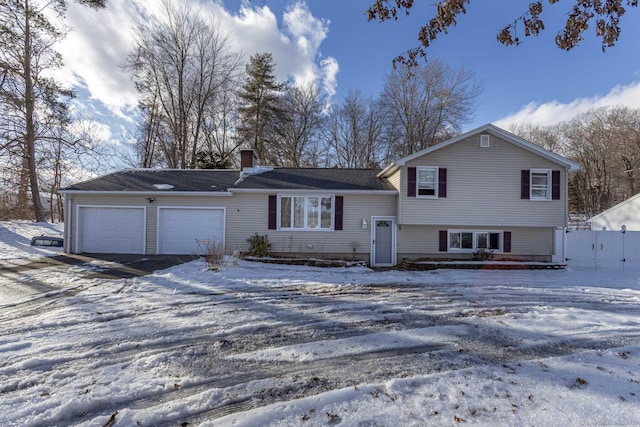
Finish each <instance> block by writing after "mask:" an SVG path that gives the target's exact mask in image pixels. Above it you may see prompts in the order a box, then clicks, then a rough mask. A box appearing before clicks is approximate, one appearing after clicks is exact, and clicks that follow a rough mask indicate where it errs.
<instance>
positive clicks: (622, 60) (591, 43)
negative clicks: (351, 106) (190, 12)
mask: <svg viewBox="0 0 640 427" xmlns="http://www.w3.org/2000/svg"><path fill="white" fill-rule="evenodd" d="M180 1H184V0H180ZM188 1H190V2H191V3H192V5H193V6H194V7H195V8H197V9H198V10H199V12H200V13H202V14H205V15H209V16H211V17H212V18H214V19H216V20H217V21H218V22H220V24H221V27H222V28H223V29H225V31H228V33H229V35H230V38H231V40H232V42H233V43H234V45H235V47H236V48H237V49H239V50H241V51H242V52H243V53H244V55H245V58H246V59H248V57H249V55H252V54H254V53H256V52H264V51H271V52H273V54H274V58H275V59H276V61H277V63H278V68H277V72H278V75H279V76H280V78H282V79H284V78H287V79H291V80H294V81H297V82H306V83H309V82H314V83H317V84H318V85H319V86H320V87H322V88H324V90H326V92H327V93H328V94H330V95H331V96H332V99H333V101H334V102H339V101H340V100H341V99H342V98H343V97H344V96H345V95H346V94H347V93H348V92H349V91H350V90H359V91H361V92H362V93H363V94H365V95H372V96H375V95H377V94H379V93H380V91H381V89H382V86H383V84H384V79H385V75H386V74H387V73H388V72H389V71H390V70H391V61H392V59H393V58H394V57H395V56H396V55H397V54H399V53H402V52H404V51H406V50H407V49H409V48H411V47H414V46H416V45H417V43H418V41H417V32H418V30H419V28H420V26H421V24H423V23H424V22H426V21H427V19H429V18H430V17H431V16H432V15H433V10H434V3H435V1H431V2H429V1H421V2H416V6H415V7H414V10H413V11H412V13H411V15H410V16H408V17H405V16H400V19H399V20H398V21H396V22H386V23H378V22H367V20H366V15H365V11H366V9H367V7H368V6H369V4H370V3H371V2H372V1H373V0H351V1H345V0H306V1H290V0H252V1H236V0H227V1H222V0H217V1H212V0H188ZM528 3H529V2H528V0H517V1H516V0H482V1H481V0H472V2H471V5H470V6H469V7H468V13H467V14H466V15H463V16H462V17H460V19H459V20H458V25H457V26H455V27H452V28H451V29H450V32H449V34H442V35H440V36H439V38H438V40H436V41H435V42H434V43H433V45H432V46H431V47H430V48H429V50H428V55H429V57H430V58H434V59H439V60H440V61H442V62H444V63H446V64H448V65H450V66H452V67H454V68H457V67H460V66H465V67H467V68H468V69H470V70H471V71H473V73H474V74H475V77H476V79H477V80H478V82H479V83H480V84H481V88H482V92H481V95H480V96H479V98H478V105H477V111H476V113H475V115H474V117H473V118H472V120H471V121H470V123H468V124H467V125H466V126H465V128H464V129H465V130H469V129H472V128H474V127H476V126H480V125H482V124H485V123H488V122H492V123H495V124H497V125H499V126H503V127H509V126H511V125H513V124H518V123H534V124H539V125H548V124H555V123H557V122H558V121H560V120H565V119H569V118H571V117H573V116H575V115H576V114H578V113H581V112H584V111H586V110H588V109H589V108H593V107H599V106H606V105H616V104H624V105H628V106H630V107H633V108H640V44H639V43H638V42H637V41H638V40H640V25H638V24H640V8H631V9H630V10H629V11H628V12H627V14H626V15H625V16H624V17H623V20H622V23H621V26H622V36H621V39H620V40H619V42H618V44H617V45H616V46H615V47H613V48H609V49H607V51H606V52H605V53H602V51H601V48H600V40H599V39H597V38H596V37H595V35H594V32H593V30H589V31H588V33H587V35H586V39H585V40H584V41H583V42H582V44H581V45H580V46H579V47H578V48H576V49H574V50H572V51H570V52H564V51H561V50H560V49H558V48H556V47H555V44H554V41H553V39H554V37H555V34H556V33H557V31H559V30H560V29H561V28H562V25H563V18H564V16H565V14H566V12H567V10H568V8H569V7H570V5H571V4H573V1H563V2H559V3H557V4H555V5H546V12H545V13H544V15H543V18H544V20H545V25H546V28H547V29H546V30H545V31H544V32H543V33H542V35H541V36H539V37H534V38H526V39H524V44H522V45H521V46H518V47H505V46H503V45H501V44H499V43H498V42H497V41H496V34H497V32H498V31H499V30H500V29H501V28H502V27H503V26H505V25H506V24H508V23H509V22H511V21H513V19H514V18H516V17H518V16H520V15H521V14H522V13H523V12H524V11H525V10H526V7H527V5H528ZM160 4H161V2H160V1H159V0H109V2H108V7H107V10H104V11H97V12H94V11H90V10H87V9H85V8H81V7H79V6H77V5H76V4H75V3H70V7H69V10H68V13H67V16H68V22H67V24H68V25H69V26H70V27H71V28H73V29H74V31H73V32H72V33H71V34H69V36H68V37H67V39H66V40H65V42H64V43H63V44H62V45H61V46H60V50H61V52H62V54H63V57H64V60H65V64H66V65H65V68H64V69H63V70H61V73H59V76H58V77H59V78H60V79H61V80H62V81H63V82H65V83H67V84H68V85H70V86H73V87H74V88H75V90H76V91H77V93H78V94H79V98H78V101H79V102H78V109H79V110H80V111H82V112H83V114H84V115H85V116H86V117H89V118H90V119H91V120H94V121H95V127H96V129H98V130H99V131H100V133H101V135H102V138H103V139H104V140H105V141H108V142H111V143H113V144H128V143H130V142H131V141H132V140H133V131H134V130H135V124H136V123H135V118H136V110H135V107H136V101H137V95H136V93H135V90H134V88H133V84H132V82H131V79H130V76H129V75H128V74H127V73H126V72H124V71H123V70H122V69H121V67H120V66H121V64H122V63H123V62H124V60H125V57H126V53H127V50H128V49H130V48H131V46H132V37H133V31H132V26H133V24H134V23H135V22H136V20H137V19H141V17H143V16H146V15H153V14H156V15H157V14H159V13H160Z"/></svg>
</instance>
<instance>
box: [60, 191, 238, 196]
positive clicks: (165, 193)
mask: <svg viewBox="0 0 640 427" xmlns="http://www.w3.org/2000/svg"><path fill="white" fill-rule="evenodd" d="M58 193H60V194H63V195H65V196H66V195H67V194H80V195H102V196H105V195H106V196H217V197H230V196H233V194H232V193H230V192H229V191H118V190H116V191H95V190H58Z"/></svg>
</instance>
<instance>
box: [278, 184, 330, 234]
mask: <svg viewBox="0 0 640 427" xmlns="http://www.w3.org/2000/svg"><path fill="white" fill-rule="evenodd" d="M283 197H289V198H291V199H293V198H296V197H299V198H303V199H304V227H293V226H291V227H283V226H282V198H283ZM312 198H313V199H320V200H318V202H319V203H318V206H319V207H320V211H319V217H318V225H319V227H316V228H310V227H309V226H308V224H309V199H312ZM323 198H330V199H331V212H330V219H331V226H330V227H329V228H322V227H320V226H321V225H322V209H321V206H322V201H321V199H323ZM294 205H295V204H294V203H293V202H292V203H291V209H292V210H293V207H294ZM335 212H336V196H335V194H327V193H319V194H300V193H292V194H286V193H280V194H278V195H277V205H276V230H278V231H314V232H315V231H319V232H327V231H334V230H335ZM294 216H295V212H292V213H291V224H292V225H293V223H294V219H295V218H294Z"/></svg>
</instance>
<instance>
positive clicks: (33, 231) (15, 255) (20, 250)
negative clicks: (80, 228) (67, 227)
mask: <svg viewBox="0 0 640 427" xmlns="http://www.w3.org/2000/svg"><path fill="white" fill-rule="evenodd" d="M63 229H64V224H62V223H56V224H48V223H46V222H32V221H0V260H24V259H30V258H38V257H42V256H55V255H59V254H60V253H62V248H46V247H35V246H31V238H32V237H35V236H41V235H43V234H44V235H45V236H55V237H62V234H63Z"/></svg>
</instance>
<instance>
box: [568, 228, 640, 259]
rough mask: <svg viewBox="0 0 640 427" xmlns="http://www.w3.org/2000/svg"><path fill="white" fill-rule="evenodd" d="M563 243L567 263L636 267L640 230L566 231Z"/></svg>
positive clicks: (639, 246) (639, 245)
mask: <svg viewBox="0 0 640 427" xmlns="http://www.w3.org/2000/svg"><path fill="white" fill-rule="evenodd" d="M564 245H565V261H566V262H567V264H568V265H569V266H571V267H582V268H585V267H586V268H603V267H618V268H623V267H632V266H633V267H640V231H624V232H623V231H568V232H567V233H566V234H565V236H564Z"/></svg>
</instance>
